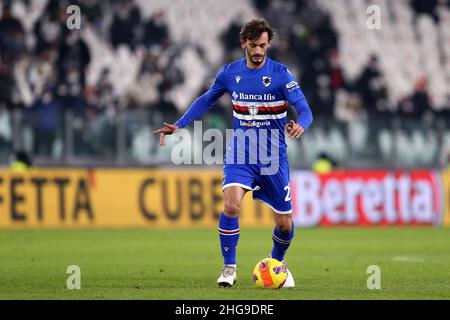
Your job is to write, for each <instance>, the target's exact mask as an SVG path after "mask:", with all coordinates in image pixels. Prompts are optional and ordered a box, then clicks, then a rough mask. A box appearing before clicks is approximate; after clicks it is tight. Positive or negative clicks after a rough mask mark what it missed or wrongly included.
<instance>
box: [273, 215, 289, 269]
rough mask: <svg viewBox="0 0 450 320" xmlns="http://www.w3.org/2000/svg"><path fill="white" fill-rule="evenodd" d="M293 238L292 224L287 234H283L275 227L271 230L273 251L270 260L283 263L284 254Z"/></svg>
mask: <svg viewBox="0 0 450 320" xmlns="http://www.w3.org/2000/svg"><path fill="white" fill-rule="evenodd" d="M293 237H294V223H292V229H291V232H289V233H283V232H281V230H280V229H278V227H277V226H275V229H274V230H273V236H272V239H273V249H272V258H274V259H277V260H278V261H283V259H284V254H285V253H286V250H287V249H288V248H289V246H290V244H291V240H292V238H293Z"/></svg>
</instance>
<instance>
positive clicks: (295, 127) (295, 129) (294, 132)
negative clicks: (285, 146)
mask: <svg viewBox="0 0 450 320" xmlns="http://www.w3.org/2000/svg"><path fill="white" fill-rule="evenodd" d="M304 131H305V129H303V128H302V127H301V126H300V125H299V124H298V123H297V122H295V121H294V120H291V121H289V122H288V123H287V124H286V132H287V134H288V136H289V138H291V139H298V138H300V136H301V135H302V133H303V132H304Z"/></svg>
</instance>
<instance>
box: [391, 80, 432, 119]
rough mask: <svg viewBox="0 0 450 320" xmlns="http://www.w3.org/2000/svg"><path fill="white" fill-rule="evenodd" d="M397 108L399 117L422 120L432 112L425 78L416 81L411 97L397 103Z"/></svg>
mask: <svg viewBox="0 0 450 320" xmlns="http://www.w3.org/2000/svg"><path fill="white" fill-rule="evenodd" d="M398 108H399V110H398V113H399V115H401V116H403V117H410V118H418V119H420V118H423V117H424V116H425V115H426V114H427V113H430V112H431V111H432V110H433V108H432V106H431V101H430V96H429V93H428V84H427V79H426V78H425V77H420V78H419V79H417V80H416V83H415V85H414V92H413V93H412V95H411V96H409V97H406V98H405V99H403V100H402V101H401V102H400V103H399V107H398Z"/></svg>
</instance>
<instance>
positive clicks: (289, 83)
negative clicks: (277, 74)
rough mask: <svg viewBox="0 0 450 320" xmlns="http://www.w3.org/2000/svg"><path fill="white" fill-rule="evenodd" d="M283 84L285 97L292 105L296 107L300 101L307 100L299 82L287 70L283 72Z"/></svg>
mask: <svg viewBox="0 0 450 320" xmlns="http://www.w3.org/2000/svg"><path fill="white" fill-rule="evenodd" d="M281 83H282V86H283V87H282V91H283V95H284V97H285V99H286V100H287V101H288V102H289V103H290V104H292V105H295V103H296V102H297V101H298V100H300V99H305V96H304V94H303V91H302V89H300V86H299V84H298V82H297V80H296V79H295V77H294V76H293V75H292V73H291V72H290V71H289V70H288V69H287V68H286V69H284V70H283V72H282V81H281Z"/></svg>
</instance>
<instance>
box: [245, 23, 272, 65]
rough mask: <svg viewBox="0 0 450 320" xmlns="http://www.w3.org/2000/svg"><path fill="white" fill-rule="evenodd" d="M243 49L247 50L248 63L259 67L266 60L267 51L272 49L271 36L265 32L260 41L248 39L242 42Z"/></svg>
mask: <svg viewBox="0 0 450 320" xmlns="http://www.w3.org/2000/svg"><path fill="white" fill-rule="evenodd" d="M242 48H244V49H245V52H246V57H247V61H249V62H250V63H251V64H252V65H254V66H255V67H258V66H260V65H261V64H262V63H263V62H264V60H265V59H266V54H267V50H268V49H269V48H270V42H269V35H268V34H267V32H264V33H262V34H261V36H260V37H259V38H258V39H254V40H249V39H247V40H245V42H242Z"/></svg>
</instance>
